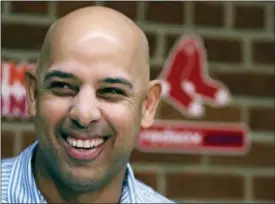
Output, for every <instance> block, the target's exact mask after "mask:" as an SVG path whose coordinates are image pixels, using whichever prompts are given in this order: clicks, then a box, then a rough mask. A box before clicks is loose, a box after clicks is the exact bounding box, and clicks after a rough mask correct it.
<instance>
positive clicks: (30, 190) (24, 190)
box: [8, 141, 139, 203]
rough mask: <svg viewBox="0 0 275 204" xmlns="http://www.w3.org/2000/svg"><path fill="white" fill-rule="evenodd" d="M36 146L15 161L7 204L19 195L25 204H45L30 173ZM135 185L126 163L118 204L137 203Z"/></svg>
mask: <svg viewBox="0 0 275 204" xmlns="http://www.w3.org/2000/svg"><path fill="white" fill-rule="evenodd" d="M37 144H38V141H36V142H34V143H33V144H32V145H30V146H29V147H28V148H26V149H25V150H24V151H23V152H22V153H21V154H20V155H19V156H18V157H17V159H16V160H15V163H14V166H13V168H12V171H11V179H10V183H9V188H8V189H9V193H8V195H10V196H9V203H16V202H17V201H18V199H20V198H18V197H20V195H24V200H26V201H27V202H34V203H47V202H46V200H45V199H44V197H43V196H42V194H41V192H40V191H39V189H38V187H37V185H36V182H35V179H34V175H33V171H32V157H33V153H34V151H35V149H36V147H37ZM11 181H12V182H11ZM135 183H136V180H135V176H134V173H133V170H132V168H131V165H130V164H129V163H128V164H127V169H126V174H125V178H124V181H123V187H122V195H121V198H120V203H137V200H139V198H137V195H138V194H137V193H136V187H135ZM14 192H16V195H17V196H18V197H17V196H15V194H14Z"/></svg>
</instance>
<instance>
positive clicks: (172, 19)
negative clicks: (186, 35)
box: [145, 1, 184, 24]
mask: <svg viewBox="0 0 275 204" xmlns="http://www.w3.org/2000/svg"><path fill="white" fill-rule="evenodd" d="M183 17H184V3H183V2H179V1H173V2H171V1H166V2H165V1H162V2H157V1H148V2H147V10H146V11H145V19H146V21H148V22H153V23H165V24H183V23H184V19H183Z"/></svg>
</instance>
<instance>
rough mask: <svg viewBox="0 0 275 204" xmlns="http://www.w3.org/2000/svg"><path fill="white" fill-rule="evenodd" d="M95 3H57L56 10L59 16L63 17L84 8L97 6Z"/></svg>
mask: <svg viewBox="0 0 275 204" xmlns="http://www.w3.org/2000/svg"><path fill="white" fill-rule="evenodd" d="M95 3H96V2H95V1H57V2H56V10H57V16H58V17H62V16H65V15H66V14H68V13H70V12H72V11H74V10H77V9H79V8H83V7H86V6H93V5H95Z"/></svg>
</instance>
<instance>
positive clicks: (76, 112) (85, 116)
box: [70, 89, 101, 128]
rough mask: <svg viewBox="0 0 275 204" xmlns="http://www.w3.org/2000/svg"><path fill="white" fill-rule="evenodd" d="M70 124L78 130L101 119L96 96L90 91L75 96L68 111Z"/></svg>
mask: <svg viewBox="0 0 275 204" xmlns="http://www.w3.org/2000/svg"><path fill="white" fill-rule="evenodd" d="M70 117H71V119H72V122H73V124H74V125H75V126H77V127H78V128H86V127H88V126H89V124H90V123H92V122H96V121H98V120H99V119H100V118H101V112H100V109H99V104H98V101H97V98H96V94H95V93H94V92H93V91H91V90H89V89H88V90H87V89H86V90H83V91H80V92H79V93H78V95H77V96H76V98H75V100H74V103H73V106H72V108H71V110H70Z"/></svg>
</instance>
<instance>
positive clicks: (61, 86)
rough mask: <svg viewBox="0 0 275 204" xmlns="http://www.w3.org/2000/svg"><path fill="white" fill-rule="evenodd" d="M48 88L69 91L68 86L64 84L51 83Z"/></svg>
mask: <svg viewBox="0 0 275 204" xmlns="http://www.w3.org/2000/svg"><path fill="white" fill-rule="evenodd" d="M50 88H60V89H70V88H71V87H70V85H69V84H67V83H64V82H52V83H51V84H50Z"/></svg>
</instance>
